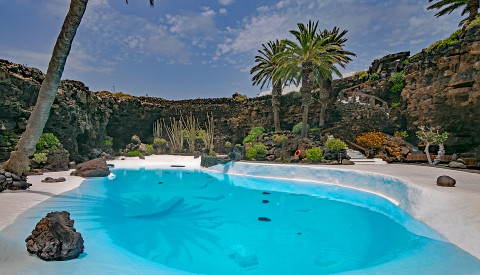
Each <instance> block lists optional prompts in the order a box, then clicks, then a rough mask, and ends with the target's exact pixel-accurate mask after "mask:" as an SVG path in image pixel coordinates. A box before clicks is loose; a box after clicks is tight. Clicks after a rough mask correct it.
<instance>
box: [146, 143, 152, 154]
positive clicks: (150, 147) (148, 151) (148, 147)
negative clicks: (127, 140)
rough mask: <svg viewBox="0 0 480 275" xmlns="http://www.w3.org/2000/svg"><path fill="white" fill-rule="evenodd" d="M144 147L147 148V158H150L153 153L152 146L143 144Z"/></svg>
mask: <svg viewBox="0 0 480 275" xmlns="http://www.w3.org/2000/svg"><path fill="white" fill-rule="evenodd" d="M145 147H147V156H150V155H151V154H152V153H153V145H151V144H145Z"/></svg>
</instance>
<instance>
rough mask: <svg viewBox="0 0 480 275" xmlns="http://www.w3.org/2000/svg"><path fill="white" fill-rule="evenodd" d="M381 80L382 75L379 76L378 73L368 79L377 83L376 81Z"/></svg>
mask: <svg viewBox="0 0 480 275" xmlns="http://www.w3.org/2000/svg"><path fill="white" fill-rule="evenodd" d="M379 79H380V75H379V74H377V73H373V74H371V75H370V77H369V78H368V80H370V81H375V80H379Z"/></svg>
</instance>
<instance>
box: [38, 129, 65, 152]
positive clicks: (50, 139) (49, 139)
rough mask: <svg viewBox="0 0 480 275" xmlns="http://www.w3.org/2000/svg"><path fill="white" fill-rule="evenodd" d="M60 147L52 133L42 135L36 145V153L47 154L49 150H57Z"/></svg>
mask: <svg viewBox="0 0 480 275" xmlns="http://www.w3.org/2000/svg"><path fill="white" fill-rule="evenodd" d="M59 146H61V144H60V141H59V140H58V138H57V137H56V136H55V135H54V134H52V133H44V134H42V135H41V136H40V139H39V140H38V143H37V145H36V151H35V152H37V153H41V152H45V151H46V152H48V151H51V150H57V149H58V147H59Z"/></svg>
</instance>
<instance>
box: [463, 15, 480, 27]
mask: <svg viewBox="0 0 480 275" xmlns="http://www.w3.org/2000/svg"><path fill="white" fill-rule="evenodd" d="M478 25H480V16H477V18H476V19H475V20H473V21H472V22H471V23H470V24H468V26H467V28H466V29H467V30H468V29H470V28H473V27H475V26H478Z"/></svg>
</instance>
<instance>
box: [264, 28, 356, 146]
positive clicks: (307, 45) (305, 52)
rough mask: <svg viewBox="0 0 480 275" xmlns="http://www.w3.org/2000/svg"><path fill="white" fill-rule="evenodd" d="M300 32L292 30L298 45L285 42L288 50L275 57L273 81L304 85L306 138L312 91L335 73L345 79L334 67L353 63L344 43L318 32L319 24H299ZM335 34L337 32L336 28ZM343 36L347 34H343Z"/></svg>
mask: <svg viewBox="0 0 480 275" xmlns="http://www.w3.org/2000/svg"><path fill="white" fill-rule="evenodd" d="M297 26H298V29H299V30H292V31H290V33H291V34H293V35H294V37H295V39H296V40H297V42H298V44H297V43H295V42H292V41H290V40H284V43H285V44H286V50H285V51H284V52H283V53H279V54H277V55H276V57H275V58H274V61H276V62H278V68H277V70H276V72H275V74H274V77H273V80H274V81H278V80H282V81H283V82H287V81H288V82H294V83H300V82H301V83H302V87H301V88H300V93H301V94H302V106H303V115H302V137H306V136H307V123H308V107H309V105H310V101H311V96H312V95H311V94H312V90H313V89H314V87H315V85H321V84H322V82H323V81H325V80H327V79H329V80H331V79H332V73H335V74H336V75H338V76H340V77H341V73H340V71H339V70H338V69H337V68H336V67H335V65H334V64H340V65H342V66H344V64H346V63H347V62H348V61H350V60H351V58H350V57H348V56H347V55H348V54H346V53H347V52H345V51H344V50H343V48H342V46H343V44H341V43H340V44H339V43H338V42H335V40H334V39H333V38H332V37H331V36H332V35H329V36H324V35H322V33H320V34H318V33H317V28H318V21H317V22H315V23H314V22H312V21H309V22H308V24H307V26H305V25H304V24H302V23H298V24H297ZM332 33H336V32H335V29H334V30H333V31H332ZM342 36H343V35H342Z"/></svg>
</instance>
